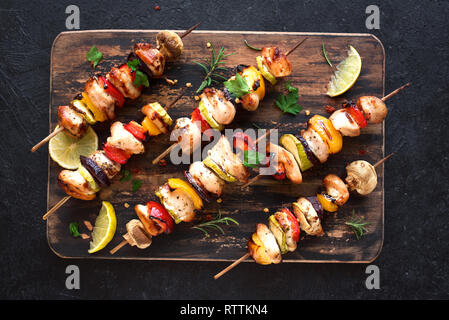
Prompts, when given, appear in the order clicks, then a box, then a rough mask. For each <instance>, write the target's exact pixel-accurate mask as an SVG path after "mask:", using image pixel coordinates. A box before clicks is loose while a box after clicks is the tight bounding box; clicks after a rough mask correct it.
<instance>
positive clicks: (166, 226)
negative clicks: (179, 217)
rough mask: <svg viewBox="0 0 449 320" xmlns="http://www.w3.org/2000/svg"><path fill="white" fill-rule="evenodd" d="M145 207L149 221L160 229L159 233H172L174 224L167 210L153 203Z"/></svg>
mask: <svg viewBox="0 0 449 320" xmlns="http://www.w3.org/2000/svg"><path fill="white" fill-rule="evenodd" d="M147 207H148V215H149V217H150V219H152V221H153V222H154V223H156V224H157V225H158V226H159V227H160V228H161V231H162V232H165V233H167V234H168V233H172V232H173V227H174V222H173V218H172V217H171V216H170V214H169V213H168V212H167V210H165V208H164V207H163V206H162V205H161V204H159V203H157V202H155V201H150V202H148V203H147ZM162 232H161V233H162Z"/></svg>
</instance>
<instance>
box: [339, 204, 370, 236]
mask: <svg viewBox="0 0 449 320" xmlns="http://www.w3.org/2000/svg"><path fill="white" fill-rule="evenodd" d="M345 224H346V225H348V226H350V227H351V229H352V231H353V232H354V234H355V236H356V237H357V240H359V239H360V238H361V237H363V236H364V234H365V232H368V230H367V229H366V226H368V225H369V224H370V223H369V222H365V221H364V220H363V218H359V219H357V218H356V217H355V211H354V210H352V218H351V220H349V221H348V222H345Z"/></svg>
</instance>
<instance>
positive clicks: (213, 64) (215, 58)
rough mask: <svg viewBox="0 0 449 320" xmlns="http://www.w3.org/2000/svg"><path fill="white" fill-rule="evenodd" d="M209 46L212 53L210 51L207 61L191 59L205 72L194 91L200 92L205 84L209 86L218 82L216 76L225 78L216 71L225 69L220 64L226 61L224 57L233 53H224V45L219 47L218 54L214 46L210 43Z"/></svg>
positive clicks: (221, 78)
mask: <svg viewBox="0 0 449 320" xmlns="http://www.w3.org/2000/svg"><path fill="white" fill-rule="evenodd" d="M211 47H212V53H211V56H210V61H209V62H207V63H206V64H204V63H201V62H198V61H193V63H196V64H197V65H199V66H200V67H201V68H203V70H204V72H205V73H206V75H205V76H204V79H203V82H201V85H200V87H199V88H198V90H196V93H201V91H203V90H204V88H206V87H207V86H210V85H211V84H212V82H213V83H219V81H218V80H217V78H218V79H220V80H226V77H225V76H223V75H222V74H220V73H217V71H219V70H222V71H224V70H227V68H225V67H223V66H221V65H223V64H225V63H226V62H224V61H223V60H224V59H225V58H226V57H229V56H231V55H233V54H234V53H230V54H225V51H226V49H225V48H224V47H221V48H220V51H218V54H216V53H215V49H214V46H213V45H212V46H211Z"/></svg>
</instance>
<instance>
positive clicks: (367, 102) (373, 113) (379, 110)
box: [357, 96, 388, 123]
mask: <svg viewBox="0 0 449 320" xmlns="http://www.w3.org/2000/svg"><path fill="white" fill-rule="evenodd" d="M357 108H359V109H360V110H362V112H363V115H364V116H365V118H366V120H367V121H368V122H369V123H381V122H382V121H384V120H385V118H386V117H387V113H388V109H387V106H386V105H385V103H384V102H383V101H382V99H379V98H377V97H373V96H363V97H360V98H359V99H358V100H357Z"/></svg>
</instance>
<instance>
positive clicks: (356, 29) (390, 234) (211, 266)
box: [0, 0, 449, 299]
mask: <svg viewBox="0 0 449 320" xmlns="http://www.w3.org/2000/svg"><path fill="white" fill-rule="evenodd" d="M69 4H72V2H68V1H58V2H54V3H53V4H50V3H45V2H38V1H27V2H25V1H23V2H19V1H16V2H12V1H4V0H3V1H2V3H1V5H0V57H1V59H0V66H1V67H0V111H1V113H0V120H1V143H0V148H1V149H0V158H1V166H0V197H1V202H0V203H1V206H0V210H1V216H0V219H1V232H0V243H1V252H2V263H1V265H0V279H1V280H0V298H56V299H66V298H149V299H158V298H172V299H178V298H187V299H189V298H190V299H196V298H205V299H209V298H211V299H213V298H216V299H230V298H234V299H235V298H237V299H239V298H262V299H270V298H272V299H273V298H274V299H280V298H290V299H297V298H370V299H371V298H436V297H440V298H442V297H445V298H448V297H449V281H448V280H449V279H448V278H449V276H448V275H449V267H448V265H447V261H448V256H449V255H448V253H449V230H448V225H449V223H448V222H449V216H448V210H447V207H446V206H447V205H448V204H449V196H448V192H447V190H448V186H449V185H448V179H447V177H448V175H449V166H448V156H447V150H448V148H449V143H448V140H447V137H446V135H447V133H448V130H447V128H448V125H447V118H448V116H449V108H448V106H447V104H448V102H449V93H448V89H449V81H448V71H449V67H448V61H449V48H448V43H449V34H448V30H449V22H448V21H447V16H448V15H449V3H448V2H447V1H401V2H398V1H395V2H394V3H393V1H380V0H378V1H376V2H375V4H377V5H378V6H379V7H380V11H381V22H380V28H381V29H380V30H376V31H374V32H373V33H374V34H375V35H376V36H378V37H379V38H380V40H381V41H382V42H383V44H384V46H385V50H386V58H387V60H386V91H387V92H388V91H391V90H392V89H394V88H396V87H398V86H400V85H402V84H403V83H405V82H407V81H412V82H413V86H412V87H411V88H409V89H407V91H406V92H404V93H403V94H401V95H399V96H397V97H395V98H394V99H392V100H391V102H389V116H388V118H387V121H386V134H387V136H386V153H390V152H393V151H394V152H395V153H396V156H395V157H393V158H392V159H391V160H389V161H388V163H387V164H386V168H385V216H386V217H385V242H384V247H383V251H382V253H381V255H380V257H379V258H378V259H377V260H376V261H375V262H374V264H376V265H378V266H379V267H380V272H381V283H380V285H381V289H380V290H371V291H369V290H367V289H366V288H365V285H364V281H365V277H366V275H365V273H364V271H365V267H366V266H365V265H329V264H324V265H307V264H282V265H277V266H270V267H256V266H255V265H254V264H247V263H245V264H241V265H240V266H239V267H238V268H237V269H236V270H234V271H233V272H231V273H229V274H228V275H226V276H225V277H223V278H222V279H221V280H218V281H214V280H213V279H212V275H213V274H214V273H216V272H217V271H219V270H220V269H222V268H223V267H224V266H225V264H224V263H181V262H132V261H101V260H100V261H95V260H94V261H79V260H62V259H60V258H58V257H57V256H55V255H54V254H53V253H52V252H51V251H50V249H49V248H48V245H47V242H46V237H45V223H43V222H42V220H41V215H40V214H39V213H40V212H44V211H45V208H46V183H47V153H46V152H45V149H42V150H41V151H40V152H37V153H36V154H30V152H29V149H30V148H31V146H32V145H33V144H34V143H35V142H36V141H37V140H38V137H43V136H45V135H46V133H48V103H49V69H50V62H49V54H50V49H51V44H52V42H53V39H54V38H55V36H56V35H57V34H58V33H59V32H61V31H64V30H65V19H66V14H65V8H66V6H68V5H69ZM76 4H77V5H78V6H79V7H80V10H81V29H110V28H111V29H112V28H115V29H119V28H123V29H161V28H168V29H185V28H187V27H189V26H191V25H193V24H195V23H196V22H198V21H203V24H202V25H201V27H200V28H201V29H210V30H214V29H215V30H267V31H272V30H273V31H316V32H353V33H365V32H369V30H367V29H366V28H365V18H366V15H365V8H366V7H367V6H368V5H370V4H372V3H371V2H370V1H319V2H317V1H301V2H299V1H297V2H293V1H252V2H249V3H247V4H244V3H243V2H242V1H218V2H216V3H214V4H212V3H210V4H207V3H206V2H205V1H185V0H182V1H170V2H168V1H163V2H162V1H161V3H158V4H159V5H160V7H161V10H160V11H154V10H153V7H154V5H156V4H157V3H155V2H153V1H142V2H141V3H138V4H132V5H131V4H127V5H125V4H123V1H98V2H97V1H77V3H76ZM68 50H70V48H68ZM69 264H76V265H78V266H79V267H80V270H81V289H80V290H71V291H70V290H67V289H65V284H64V283H65V277H66V274H65V268H66V266H67V265H69Z"/></svg>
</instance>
